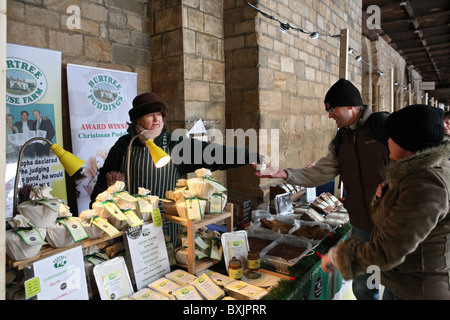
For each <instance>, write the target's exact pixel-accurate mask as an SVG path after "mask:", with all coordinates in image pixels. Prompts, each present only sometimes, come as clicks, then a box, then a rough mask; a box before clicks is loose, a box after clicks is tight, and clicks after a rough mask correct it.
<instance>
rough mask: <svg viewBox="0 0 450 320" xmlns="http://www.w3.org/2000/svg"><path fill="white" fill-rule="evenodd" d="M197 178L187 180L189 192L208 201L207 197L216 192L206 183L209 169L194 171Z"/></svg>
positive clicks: (209, 173)
mask: <svg viewBox="0 0 450 320" xmlns="http://www.w3.org/2000/svg"><path fill="white" fill-rule="evenodd" d="M195 174H196V175H197V178H191V179H187V181H186V183H187V186H188V188H189V190H190V191H191V192H193V193H194V195H195V196H196V197H198V198H202V199H209V197H210V196H211V195H212V194H213V193H214V192H215V191H216V188H215V187H214V186H213V185H212V184H210V183H209V181H207V180H208V179H210V178H211V175H212V173H211V171H210V170H209V169H204V168H202V169H197V170H195Z"/></svg>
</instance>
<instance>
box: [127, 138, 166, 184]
mask: <svg viewBox="0 0 450 320" xmlns="http://www.w3.org/2000/svg"><path fill="white" fill-rule="evenodd" d="M139 137H144V138H146V137H145V136H144V135H142V134H137V135H135V136H134V137H133V138H131V140H130V143H129V144H128V149H127V187H128V191H130V186H131V180H130V158H131V157H130V155H131V146H132V145H133V141H134V140H135V139H136V138H139ZM146 139H147V138H146ZM145 145H146V146H147V148H148V149H149V150H150V155H151V156H152V159H153V163H154V165H155V167H156V168H162V167H164V166H165V165H167V164H168V163H169V162H170V156H169V155H168V154H167V153H166V152H164V150H163V149H161V148H160V147H158V146H157V145H156V144H155V143H154V142H153V140H151V139H147V140H146V141H145Z"/></svg>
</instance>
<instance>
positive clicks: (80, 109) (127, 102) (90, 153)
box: [67, 64, 137, 213]
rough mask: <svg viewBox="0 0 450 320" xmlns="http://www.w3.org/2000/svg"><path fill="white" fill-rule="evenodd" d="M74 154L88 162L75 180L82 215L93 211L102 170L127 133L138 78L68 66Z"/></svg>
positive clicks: (102, 70)
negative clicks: (118, 140) (100, 170)
mask: <svg viewBox="0 0 450 320" xmlns="http://www.w3.org/2000/svg"><path fill="white" fill-rule="evenodd" d="M67 87H68V93H69V110H70V127H71V134H72V152H73V154H75V155H76V156H78V157H79V158H81V159H83V160H85V161H86V164H85V165H84V167H83V168H82V170H81V175H80V176H78V177H75V179H76V182H75V184H76V190H77V205H78V212H79V213H80V212H81V211H83V210H87V209H89V202H90V196H91V193H92V189H93V188H94V186H95V183H96V181H97V175H98V170H99V169H100V168H101V167H102V165H103V162H104V160H105V158H106V156H107V155H108V152H109V149H110V148H111V147H112V146H113V145H114V143H115V142H116V141H117V139H119V138H120V137H121V136H123V135H125V134H126V133H127V129H128V124H127V121H128V120H129V116H128V110H129V109H130V108H131V105H132V101H133V99H134V97H135V96H136V94H137V74H136V73H132V72H124V71H116V70H109V69H100V68H94V67H86V66H79V65H73V64H68V65H67Z"/></svg>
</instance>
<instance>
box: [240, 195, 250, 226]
mask: <svg viewBox="0 0 450 320" xmlns="http://www.w3.org/2000/svg"><path fill="white" fill-rule="evenodd" d="M251 204H252V201H251V200H246V201H243V202H242V209H241V221H242V227H246V226H248V225H249V224H250V220H251V219H252V206H251Z"/></svg>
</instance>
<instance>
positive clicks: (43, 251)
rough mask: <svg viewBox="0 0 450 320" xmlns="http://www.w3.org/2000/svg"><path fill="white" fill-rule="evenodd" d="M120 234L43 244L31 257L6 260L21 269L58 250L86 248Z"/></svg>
mask: <svg viewBox="0 0 450 320" xmlns="http://www.w3.org/2000/svg"><path fill="white" fill-rule="evenodd" d="M122 235H123V233H122V232H119V233H118V234H116V235H114V236H113V237H110V236H108V235H107V234H104V235H103V236H102V237H100V238H96V239H86V240H83V241H81V242H75V243H74V244H72V245H70V246H67V247H63V248H53V247H52V246H50V245H45V246H42V249H41V250H40V251H39V253H38V254H37V255H36V256H34V257H33V258H30V259H27V260H19V261H15V260H11V259H9V257H7V261H8V264H9V265H10V266H12V267H14V268H17V270H23V269H24V267H25V266H26V265H28V264H31V263H33V262H35V261H38V260H41V259H44V258H47V257H50V256H52V255H54V254H57V253H59V252H63V251H66V250H68V249H71V248H74V247H76V246H79V245H81V246H82V249H84V248H88V247H91V246H94V245H96V244H99V243H102V242H105V241H108V240H111V239H114V238H117V237H120V236H122Z"/></svg>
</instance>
